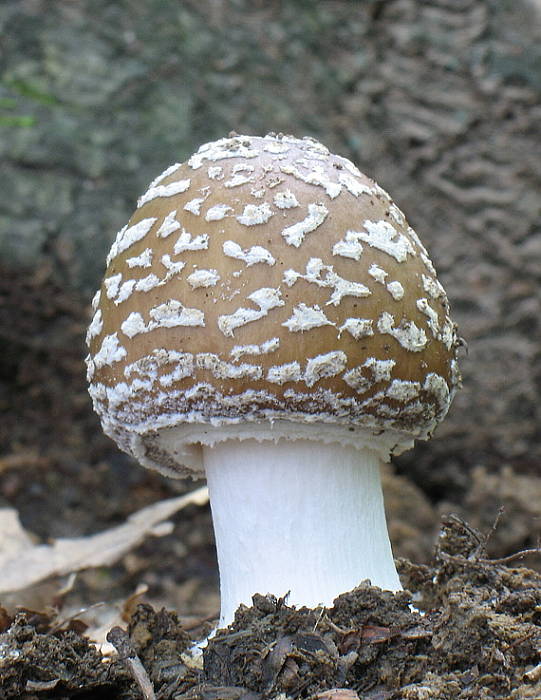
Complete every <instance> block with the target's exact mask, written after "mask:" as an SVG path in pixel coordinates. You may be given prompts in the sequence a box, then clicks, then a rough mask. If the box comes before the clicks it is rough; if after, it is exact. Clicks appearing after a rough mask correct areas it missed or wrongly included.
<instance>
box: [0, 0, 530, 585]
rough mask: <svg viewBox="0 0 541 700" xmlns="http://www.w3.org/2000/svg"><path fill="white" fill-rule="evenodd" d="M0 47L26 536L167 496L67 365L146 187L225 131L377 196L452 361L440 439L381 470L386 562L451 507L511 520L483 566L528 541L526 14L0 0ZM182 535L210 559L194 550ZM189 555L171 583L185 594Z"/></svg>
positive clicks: (6, 465) (2, 483) (13, 398)
mask: <svg viewBox="0 0 541 700" xmlns="http://www.w3.org/2000/svg"><path fill="white" fill-rule="evenodd" d="M0 37H1V41H0V411H1V415H2V419H1V421H0V450H1V454H2V455H3V456H2V457H1V458H0V497H1V498H2V499H3V500H4V502H7V503H9V504H11V505H14V506H15V507H17V509H18V510H19V511H20V513H21V515H22V517H23V519H24V520H25V522H26V523H27V525H28V527H29V528H30V529H32V530H33V531H34V532H35V533H36V534H37V535H39V536H42V537H49V536H55V535H61V534H64V535H65V534H79V533H84V532H91V531H95V530H96V529H99V527H101V526H104V525H105V524H106V523H110V522H111V521H113V522H114V521H115V520H120V519H121V518H123V517H125V516H126V515H127V514H128V513H129V512H132V511H133V510H134V509H135V508H137V507H139V506H141V505H143V504H145V503H146V502H149V501H151V500H153V499H156V498H157V497H160V496H164V495H167V494H168V493H170V492H171V490H172V489H180V488H183V485H175V484H172V482H168V481H166V480H162V479H160V477H157V476H155V475H151V474H148V473H146V472H144V471H143V470H142V469H137V468H134V467H133V465H132V463H131V462H130V460H129V459H128V458H127V457H126V456H124V455H120V454H119V453H118V451H117V450H116V449H115V447H114V445H113V444H112V443H111V442H109V441H108V440H107V439H106V438H104V437H103V436H102V435H101V430H100V428H99V424H98V421H97V419H96V418H95V417H94V416H93V414H92V411H91V406H90V401H89V399H88V398H87V395H86V387H85V380H84V366H83V361H82V358H83V357H84V355H85V348H84V344H83V336H84V331H85V326H86V323H87V319H88V307H89V302H90V299H91V297H92V294H93V292H94V290H95V288H96V287H97V285H98V284H99V281H100V278H101V276H102V274H103V271H104V260H105V256H106V253H107V251H108V248H109V246H110V244H111V242H112V240H113V238H114V236H115V235H116V231H117V230H118V229H119V228H120V227H121V226H123V225H124V223H125V222H126V221H127V219H128V217H129V216H130V214H131V212H132V210H133V208H134V204H135V200H136V197H137V196H138V195H139V194H140V193H141V192H142V191H144V189H145V188H146V186H147V185H148V183H149V182H150V181H151V180H152V179H153V178H154V177H155V176H156V175H157V174H158V173H160V172H161V171H162V170H163V169H164V168H165V167H166V166H168V165H169V164H171V163H172V162H175V161H178V160H183V159H184V158H186V157H187V156H188V155H189V154H190V153H191V152H192V151H193V150H194V149H195V148H196V147H197V146H198V145H199V144H200V143H202V142H204V141H208V140H212V139H215V138H219V137H221V136H223V135H225V134H227V133H228V132H229V131H230V130H236V131H238V132H240V133H244V132H246V133H254V134H256V133H257V134H264V133H266V132H267V131H283V132H286V133H293V134H296V135H311V136H315V137H316V138H318V139H320V140H321V141H322V142H324V143H325V144H326V145H327V146H329V147H330V148H331V149H332V150H334V151H336V152H338V153H340V154H343V155H346V156H348V157H350V158H351V159H352V160H354V161H355V162H356V163H357V164H358V165H359V166H360V168H361V169H362V170H364V171H365V172H366V173H367V174H369V175H371V176H372V177H374V178H375V179H376V180H377V181H378V182H379V183H380V184H381V185H382V186H383V187H385V189H387V190H388V191H389V192H391V194H392V195H393V198H394V199H395V201H396V202H397V203H398V204H399V206H400V207H401V208H402V209H403V210H404V211H405V212H406V214H407V216H408V218H409V221H410V223H411V225H412V226H413V227H414V228H415V229H416V230H417V232H418V233H419V234H420V236H421V237H422V239H423V241H424V242H425V243H426V245H427V247H428V249H429V251H430V253H431V256H432V259H433V260H434V262H435V264H436V267H437V269H438V271H439V274H440V279H441V281H442V283H443V284H444V286H445V288H446V289H447V291H448V295H449V298H450V300H451V303H452V308H453V313H454V318H455V320H456V321H457V322H458V324H459V327H460V332H461V335H462V336H463V337H464V338H465V340H466V341H467V344H468V348H469V353H468V355H467V356H465V357H464V358H463V360H462V369H463V375H464V389H463V390H462V392H460V394H459V395H458V396H457V398H456V400H455V402H454V405H453V407H452V409H451V412H450V415H449V417H448V419H447V420H446V422H445V423H444V424H443V425H442V426H441V427H440V429H439V431H438V433H437V437H436V439H434V440H433V441H432V442H430V443H427V444H422V445H421V444H420V445H418V446H417V447H416V449H415V450H414V451H413V452H411V453H408V454H406V455H404V456H402V457H401V458H400V459H399V460H398V461H397V470H398V472H399V474H400V475H403V476H401V477H399V479H407V480H408V481H407V489H406V490H408V489H411V493H410V492H409V491H408V493H410V496H411V500H410V501H408V504H409V505H408V506H407V507H406V506H404V504H403V503H401V502H400V498H398V497H397V496H399V495H400V493H401V492H402V491H401V489H402V487H401V486H400V484H401V483H402V482H400V481H398V482H396V481H395V482H393V484H394V486H393V484H391V487H390V488H389V492H390V494H391V495H390V500H391V501H392V502H393V503H396V504H397V505H396V508H395V509H394V510H393V513H397V512H399V511H400V513H402V511H404V509H406V511H408V512H409V514H410V515H411V514H412V513H413V514H415V515H414V517H413V521H412V518H411V517H410V518H409V522H408V512H404V513H402V515H403V517H402V515H401V516H400V517H399V518H398V520H397V521H396V523H395V536H396V537H397V538H398V540H399V542H402V543H404V548H402V545H401V544H399V545H398V547H399V553H402V552H405V553H406V554H407V555H411V556H415V555H419V556H420V555H421V553H422V551H425V552H426V551H427V550H426V548H427V547H428V548H429V545H428V544H426V546H425V545H424V544H419V543H417V544H416V543H415V541H414V535H415V532H417V533H418V534H419V531H422V532H421V535H422V537H426V535H427V533H429V532H430V526H429V525H428V523H432V524H433V526H434V527H435V526H436V525H437V510H438V509H441V508H444V507H445V508H446V507H448V506H449V507H452V508H454V509H458V510H461V509H462V511H463V512H464V513H465V514H466V515H467V516H468V517H470V519H473V520H474V522H477V524H479V525H482V526H484V527H490V523H491V522H492V520H493V518H494V517H495V516H496V513H497V510H498V507H499V506H500V505H501V504H502V503H504V502H505V503H507V504H509V503H510V504H511V505H508V507H509V509H510V512H511V513H517V514H519V516H520V517H519V516H518V515H517V518H515V519H514V520H513V522H514V523H515V522H518V521H520V522H518V525H517V527H518V530H517V531H516V532H517V533H518V534H516V536H515V537H512V536H510V535H509V533H507V534H505V538H504V539H505V544H502V548H503V549H502V551H508V550H509V549H510V548H513V547H515V548H516V547H517V546H522V545H524V544H527V543H528V542H531V541H532V540H533V538H534V537H535V533H536V532H538V531H539V528H540V527H541V504H540V503H539V498H537V501H536V500H535V498H536V497H535V494H536V493H539V492H540V491H539V478H540V476H541V403H540V396H541V224H540V220H541V218H540V202H541V198H540V186H541V143H540V132H539V125H540V123H541V104H540V95H541V2H539V0H365V1H364V2H355V1H347V0H322V1H318V2H314V1H312V0H182V1H181V0H116V1H115V2H110V1H106V0H2V3H1V4H0ZM388 478H389V479H391V481H392V479H393V477H388ZM394 478H395V479H396V477H394ZM524 479H526V480H527V481H524ZM517 480H519V481H517ZM521 480H522V481H521ZM532 484H533V485H532ZM535 489H537V491H536V490H535ZM487 503H489V505H487ZM483 504H485V506H483ZM419 514H422V517H421V516H419V517H420V519H421V520H422V522H416V520H415V517H417V515H419ZM198 517H199V518H200V519H203V520H204V519H205V518H206V519H207V520H206V521H205V523H206V525H205V526H208V516H207V515H204V516H198ZM392 517H395V516H392ZM396 517H398V516H396ZM416 528H417V530H416ZM189 537H191V538H192V540H194V538H195V541H191V547H192V549H190V552H192V553H193V551H197V547H200V551H202V552H207V549H206V546H207V544H208V540H209V539H210V535H201V534H200V533H199V534H198V533H195V535H194V533H193V532H191V534H190V535H189ZM198 537H199V539H198ZM421 541H422V538H421V540H419V542H421ZM194 548H195V550H194ZM205 556H206V555H205ZM205 556H204V557H203V559H201V558H200V559H197V557H195V558H193V557H192V560H190V561H191V562H192V563H191V564H190V565H188V566H187V569H185V571H184V572H183V574H182V575H180V574H179V577H177V583H178V581H179V580H180V579H182V580H185V581H186V580H188V579H189V578H190V576H196V577H197V576H199V575H200V576H202V577H203V578H204V576H205V575H206V573H208V569H210V568H211V567H212V566H213V561H212V555H208V557H210V559H208V557H207V559H205ZM202 561H203V562H204V563H202ZM190 566H191V568H190Z"/></svg>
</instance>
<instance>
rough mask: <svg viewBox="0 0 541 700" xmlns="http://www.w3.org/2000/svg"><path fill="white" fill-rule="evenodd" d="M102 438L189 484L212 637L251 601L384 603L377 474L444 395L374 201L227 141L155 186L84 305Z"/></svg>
mask: <svg viewBox="0 0 541 700" xmlns="http://www.w3.org/2000/svg"><path fill="white" fill-rule="evenodd" d="M93 308H94V312H95V313H94V317H93V319H92V322H91V324H90V327H89V330H88V337H87V342H88V345H89V355H88V357H87V367H88V380H89V383H90V394H91V396H92V399H93V403H94V408H95V410H96V411H97V413H98V414H99V416H100V418H101V422H102V426H103V429H104V431H105V432H106V433H107V434H108V435H109V436H110V437H111V438H112V439H113V440H115V441H116V443H117V444H118V445H119V447H120V448H121V449H123V450H124V451H126V452H128V453H129V454H131V455H133V456H134V457H135V458H136V459H137V460H138V461H139V462H140V463H141V464H143V465H145V466H146V467H150V468H153V469H157V470H158V471H160V472H162V473H163V474H169V475H172V476H181V477H182V476H186V475H192V476H198V477H199V476H202V475H205V476H206V478H207V480H208V485H209V492H210V499H211V508H212V517H213V524H214V529H215V536H216V545H217V552H218V562H219V569H220V588H221V617H220V624H221V625H227V624H229V623H230V622H231V621H232V619H233V617H234V613H235V610H236V609H237V607H238V606H239V605H240V604H241V603H245V604H250V601H251V597H252V595H253V594H255V593H257V592H259V593H264V594H265V593H271V594H274V595H276V596H283V595H284V594H286V593H288V594H289V599H288V600H289V602H290V603H291V604H294V605H298V606H301V605H307V606H312V607H315V606H317V605H330V604H331V603H332V601H333V599H334V598H335V597H336V596H337V595H339V594H340V593H342V592H344V591H348V590H350V589H352V588H354V587H355V586H356V585H357V584H358V583H359V582H360V581H362V580H364V579H370V581H371V582H372V584H373V585H375V586H379V587H381V588H384V589H388V590H391V591H397V590H399V589H400V587H401V586H400V581H399V578H398V575H397V572H396V568H395V565H394V561H393V557H392V552H391V546H390V543H389V538H388V534H387V527H386V522H385V513H384V506H383V498H382V492H381V484H380V474H379V469H380V462H381V461H388V460H389V458H390V456H391V455H393V454H394V455H396V454H399V453H401V452H403V451H404V450H406V449H408V448H410V447H411V446H412V444H413V442H414V440H415V439H422V440H426V439H428V438H429V437H430V436H431V434H432V432H433V430H434V429H435V427H436V425H437V424H438V423H439V422H440V421H441V420H442V419H443V417H444V416H445V414H446V413H447V410H448V408H449V405H450V402H451V400H452V397H453V395H454V393H455V391H456V389H457V387H458V386H459V382H460V374H459V370H458V367H457V362H456V349H457V346H458V341H457V335H456V329H455V325H454V324H453V322H452V321H451V320H450V318H449V307H448V302H447V297H446V294H445V291H444V290H443V288H442V286H441V284H440V283H439V282H438V280H437V278H436V273H435V270H434V267H433V265H432V263H431V261H430V259H429V257H428V255H427V252H426V250H425V248H424V247H423V245H422V243H421V242H420V240H419V238H418V237H417V235H416V234H415V232H414V231H413V229H412V228H411V227H410V226H408V224H407V222H406V219H405V217H404V214H403V213H402V212H401V211H400V209H399V208H398V207H397V206H396V205H395V204H394V203H393V201H392V200H391V198H390V197H389V195H388V194H387V193H386V192H385V191H384V190H383V189H382V188H381V187H380V186H378V185H377V184H376V183H375V182H374V181H373V180H371V179H369V178H368V177H366V176H365V175H363V174H362V173H361V172H360V171H359V170H358V169H357V168H356V167H355V165H353V163H351V162H350V161H349V160H347V159H346V158H342V157H340V156H336V155H333V154H331V153H330V152H329V151H328V149H327V148H325V147H324V146H323V145H321V144H320V143H318V142H317V141H315V140H314V139H311V138H304V139H297V138H294V137H292V136H284V135H282V134H278V135H276V134H268V135H267V136H265V137H254V136H239V135H236V134H232V135H230V137H228V138H223V139H221V140H218V141H215V142H212V143H208V144H205V145H203V146H201V148H199V150H198V151H197V152H196V153H195V154H194V155H192V157H191V158H190V159H189V160H188V161H187V162H186V163H182V164H179V163H177V164H175V165H173V166H171V167H170V168H168V169H167V170H166V171H165V172H164V173H162V174H161V175H160V176H159V177H158V178H157V179H155V180H154V181H153V182H152V183H151V185H150V187H149V189H148V190H147V191H146V193H145V194H144V195H143V196H142V197H141V198H140V199H139V202H138V207H137V210H136V211H135V213H134V215H133V216H132V218H131V220H130V221H129V223H128V225H127V226H125V227H124V228H123V229H122V230H121V231H120V232H119V234H118V235H117V237H116V240H115V242H114V243H113V246H112V248H111V251H110V253H109V256H108V259H107V272H106V274H105V279H104V280H103V284H102V286H101V289H100V291H98V293H97V294H96V297H95V299H94V302H93Z"/></svg>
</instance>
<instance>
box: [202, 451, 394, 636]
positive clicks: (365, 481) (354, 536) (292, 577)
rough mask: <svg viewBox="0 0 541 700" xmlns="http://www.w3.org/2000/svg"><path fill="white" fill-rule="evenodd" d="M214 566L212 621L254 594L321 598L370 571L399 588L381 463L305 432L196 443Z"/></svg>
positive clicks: (379, 581) (324, 601)
mask: <svg viewBox="0 0 541 700" xmlns="http://www.w3.org/2000/svg"><path fill="white" fill-rule="evenodd" d="M203 450H204V463H205V470H206V474H207V480H208V486H209V490H210V500H211V507H212V518H213V523H214V531H215V535H216V547H217V550H218V564H219V568H220V591H221V616H220V626H226V625H228V624H229V623H231V622H232V620H233V618H234V614H235V611H236V609H237V608H238V606H239V605H240V604H241V603H245V604H246V605H251V601H252V595H253V594H254V593H262V594H267V593H272V594H274V595H275V596H277V597H281V596H284V595H285V594H286V593H288V592H289V597H288V599H287V602H288V604H290V605H295V606H298V607H299V606H303V605H306V606H309V607H317V606H318V605H325V606H329V605H331V604H332V602H333V600H334V599H335V598H336V597H337V596H338V595H339V594H340V593H344V592H345V591H349V590H351V589H353V588H354V587H355V586H357V585H358V584H359V583H360V582H361V581H363V580H364V579H370V581H371V582H372V584H373V585H374V586H379V587H380V588H383V589H388V590H391V591H397V590H400V589H401V585H400V580H399V578H398V574H397V572H396V568H395V565H394V561H393V556H392V552H391V545H390V543H389V537H388V534H387V524H386V521H385V512H384V506H383V496H382V491H381V479H380V462H379V458H378V457H377V455H376V454H375V453H374V452H372V451H371V450H368V449H362V450H359V449H356V448H354V447H342V446H340V445H339V444H334V443H333V444H322V443H320V442H316V441H311V440H295V441H287V440H279V441H278V442H274V441H272V440H264V441H261V442H259V441H256V440H243V441H239V440H227V441H225V442H221V443H218V444H216V445H214V446H213V447H204V448H203Z"/></svg>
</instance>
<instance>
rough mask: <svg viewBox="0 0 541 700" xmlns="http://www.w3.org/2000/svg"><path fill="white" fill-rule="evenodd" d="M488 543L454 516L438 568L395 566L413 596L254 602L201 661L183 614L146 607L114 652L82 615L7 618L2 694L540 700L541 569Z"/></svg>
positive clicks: (354, 594)
mask: <svg viewBox="0 0 541 700" xmlns="http://www.w3.org/2000/svg"><path fill="white" fill-rule="evenodd" d="M486 542H487V536H486V535H485V534H481V533H480V532H478V531H476V530H475V529H474V528H472V527H471V526H469V525H467V524H466V523H465V522H464V521H463V520H461V519H460V518H459V517H457V516H447V517H445V518H444V519H443V522H442V527H441V530H440V533H439V536H438V540H437V543H436V547H435V555H434V560H433V562H432V563H431V564H430V565H416V564H413V563H411V562H409V561H408V560H405V559H402V560H399V561H398V564H399V571H400V574H401V577H402V581H403V583H404V585H405V588H406V589H407V590H404V591H403V592H400V593H397V594H393V593H390V592H385V591H381V590H380V589H378V588H373V587H371V586H370V585H369V583H368V582H364V583H362V584H361V585H360V586H359V587H358V588H356V589H355V590H354V591H351V592H349V593H345V594H344V595H342V596H340V597H339V598H337V600H336V601H335V603H334V606H333V607H331V608H328V609H324V608H319V609H307V608H301V609H299V610H295V609H294V608H291V607H288V605H287V599H281V600H277V599H276V598H273V597H270V596H264V595H256V596H254V601H253V606H252V607H250V608H247V607H241V608H240V609H239V611H238V612H237V615H236V618H235V621H234V623H233V624H232V625H231V626H230V627H229V628H227V629H224V630H219V631H218V632H217V633H216V635H215V636H213V637H211V638H210V639H209V641H208V644H207V645H206V647H204V648H203V653H202V663H200V661H201V659H198V658H197V657H196V658H194V657H193V656H192V653H191V650H192V649H193V644H194V641H195V640H194V638H193V637H194V636H195V637H196V638H197V639H201V638H202V637H204V636H205V635H207V634H208V633H209V631H210V626H209V625H208V624H205V623H203V624H202V625H201V626H200V627H199V628H196V629H195V630H194V631H193V632H195V635H194V634H193V632H192V634H189V633H188V631H187V630H185V629H184V628H183V627H182V625H181V624H180V623H179V620H178V618H177V616H176V615H175V614H174V613H172V612H169V611H167V610H165V609H163V610H161V611H158V612H156V611H154V610H153V608H152V607H151V606H149V605H146V604H140V605H138V606H137V607H136V608H135V611H134V612H133V614H132V615H131V618H130V620H129V622H128V624H127V630H126V633H124V632H122V631H118V634H116V636H115V639H114V640H112V641H113V644H114V646H115V647H116V648H117V649H120V647H123V648H124V647H125V648H126V649H127V650H128V651H129V653H121V654H114V655H112V656H109V657H103V656H102V655H101V653H100V652H99V651H98V650H97V648H96V646H95V645H94V644H93V643H92V642H91V640H90V639H88V637H87V636H86V625H85V624H84V623H83V622H82V621H81V620H77V619H70V620H69V621H65V622H64V624H62V625H61V626H59V625H58V621H57V620H56V619H55V615H54V613H38V612H32V611H28V610H20V611H19V612H18V613H16V614H15V615H14V616H13V615H10V614H8V613H7V612H6V611H2V612H1V614H0V695H1V697H3V698H20V699H21V700H38V699H41V698H72V697H83V698H93V699H94V698H96V699H98V700H99V699H101V698H103V699H104V700H105V699H106V698H107V699H110V700H115V699H118V700H135V698H141V697H145V698H151V697H152V694H151V693H154V694H155V697H156V698H158V700H241V699H242V700H259V699H262V698H276V699H277V698H281V699H282V700H283V699H284V698H292V699H293V700H297V699H301V698H307V699H310V700H401V699H403V698H404V699H406V700H429V699H431V698H434V699H437V700H489V699H490V700H492V699H493V698H506V699H508V700H526V699H530V700H534V699H535V698H540V697H541V575H540V574H539V573H537V572H534V571H532V570H530V569H527V568H524V567H520V568H511V567H509V566H507V565H506V564H505V563H502V562H495V561H492V560H491V559H489V558H488V557H487V556H486ZM119 635H120V636H119ZM121 642H122V643H121ZM121 651H122V650H121ZM127 662H130V663H127ZM134 669H135V671H136V672H134ZM145 693H146V694H145Z"/></svg>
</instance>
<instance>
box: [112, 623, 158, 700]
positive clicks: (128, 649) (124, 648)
mask: <svg viewBox="0 0 541 700" xmlns="http://www.w3.org/2000/svg"><path fill="white" fill-rule="evenodd" d="M107 641H108V642H109V644H112V645H113V646H114V647H115V649H116V650H117V652H118V657H119V659H120V660H121V661H123V662H124V663H125V664H126V666H127V667H128V668H129V669H130V671H131V672H132V674H133V677H134V679H135V682H136V683H137V685H138V686H139V689H140V690H141V693H142V694H143V698H144V700H156V694H155V693H154V686H153V685H152V681H151V680H150V678H149V677H148V673H147V672H146V670H145V667H144V666H143V664H142V663H141V659H140V658H139V657H138V656H137V654H136V652H135V649H134V647H133V644H132V643H131V641H130V638H129V637H128V635H127V634H126V632H125V631H124V630H123V629H122V628H121V627H113V628H112V629H111V630H110V632H109V634H108V635H107Z"/></svg>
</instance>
